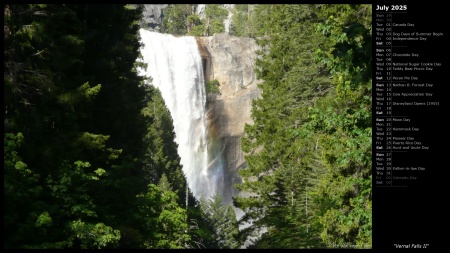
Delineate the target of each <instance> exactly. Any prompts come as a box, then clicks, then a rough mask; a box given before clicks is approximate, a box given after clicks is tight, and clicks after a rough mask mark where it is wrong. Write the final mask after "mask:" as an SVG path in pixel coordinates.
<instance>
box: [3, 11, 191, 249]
mask: <svg viewBox="0 0 450 253" xmlns="http://www.w3.org/2000/svg"><path fill="white" fill-rule="evenodd" d="M141 7H142V6H137V8H135V7H133V8H130V6H127V5H86V4H72V5H64V4H48V5H36V4H32V5H31V4H30V5H28V4H20V5H19V4H6V5H5V6H4V10H5V31H6V33H5V50H4V51H5V67H4V74H5V75H4V81H5V87H4V92H5V130H4V132H5V133H4V143H5V145H4V147H5V152H4V160H5V162H4V189H5V222H4V229H5V231H7V233H6V234H5V248H46V249H53V248H59V249H80V248H83V249H84V248H144V247H146V246H145V243H144V242H145V238H146V236H147V237H148V238H150V239H151V238H153V239H154V240H153V241H151V243H150V244H149V245H152V247H153V245H156V246H158V247H160V248H180V247H184V246H185V244H186V243H187V242H188V241H189V234H188V232H190V231H189V230H188V229H187V228H188V227H187V223H186V215H185V212H186V211H185V210H184V209H182V208H180V206H179V205H178V203H177V201H179V202H180V203H184V201H182V200H178V198H177V197H176V195H175V193H174V192H172V189H171V188H173V189H174V190H175V191H176V192H178V193H179V194H180V195H183V193H184V190H185V178H184V176H183V174H182V172H181V166H180V165H179V157H178V156H177V154H176V144H174V141H173V138H174V133H173V127H172V122H171V118H170V115H169V114H168V112H167V109H166V108H165V106H164V103H163V101H162V99H161V98H160V95H158V94H156V93H154V92H153V91H152V89H146V88H145V87H146V86H144V85H142V84H143V79H142V77H140V76H138V75H137V72H136V68H135V67H136V64H137V63H136V59H137V58H138V57H139V49H140V42H139V33H138V28H139V27H138V25H137V24H138V21H139V20H140V17H141V10H142V8H141ZM99 83H101V85H100V84H99ZM90 84H98V85H96V86H91V85H90ZM147 106H149V108H152V109H154V108H156V107H157V109H158V110H159V111H158V112H155V111H152V112H151V113H148V112H146V110H149V109H148V108H147V109H146V107H147ZM162 112H164V113H162ZM147 130H148V131H149V132H147ZM156 137H159V138H160V139H157V138H156ZM153 141H155V142H153ZM147 155H149V156H150V158H149V159H147V158H148V157H147ZM164 173H165V175H167V177H162V178H161V175H163V174H164ZM149 175H156V176H155V177H154V178H151V177H150V176H149ZM160 178H161V180H160ZM150 179H151V180H150ZM158 180H159V181H160V182H161V187H162V188H163V189H164V191H161V190H159V189H156V188H155V189H153V188H151V190H150V191H152V192H153V191H154V192H155V194H156V195H155V196H157V197H156V199H152V201H153V202H147V205H148V208H149V209H151V208H152V207H153V206H158V207H160V210H158V212H156V213H155V216H156V217H157V219H156V220H155V224H156V226H150V227H140V225H141V224H143V223H142V221H143V220H146V218H145V217H146V213H145V212H143V214H142V215H143V216H142V217H139V218H137V217H136V215H137V214H138V213H139V210H142V207H141V205H140V204H141V201H142V199H141V197H136V196H140V195H145V193H146V192H147V191H148V188H147V185H148V183H149V181H152V182H155V183H156V182H158ZM138 216H139V215H138ZM147 242H150V241H149V240H147ZM147 246H148V245H147Z"/></svg>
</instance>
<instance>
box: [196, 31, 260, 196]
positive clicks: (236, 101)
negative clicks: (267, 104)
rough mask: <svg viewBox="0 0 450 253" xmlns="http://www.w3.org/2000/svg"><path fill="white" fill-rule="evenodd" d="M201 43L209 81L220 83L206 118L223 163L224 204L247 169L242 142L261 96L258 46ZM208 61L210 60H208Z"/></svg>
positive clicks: (222, 39) (231, 40) (219, 37)
mask: <svg viewBox="0 0 450 253" xmlns="http://www.w3.org/2000/svg"><path fill="white" fill-rule="evenodd" d="M197 41H198V42H199V41H200V43H199V48H200V52H201V54H202V58H204V68H205V75H206V80H214V79H215V80H218V81H219V83H220V87H219V89H220V94H209V95H208V103H207V116H208V120H209V129H211V130H210V131H211V134H212V135H213V136H212V137H213V138H215V139H217V140H218V142H217V144H216V145H218V146H219V147H216V149H217V150H218V152H221V154H222V157H223V160H224V170H225V171H224V184H225V186H226V189H227V192H224V199H225V201H227V200H228V201H231V196H235V195H236V194H237V191H236V190H235V189H234V187H233V185H234V184H235V183H237V182H239V177H238V174H237V171H238V170H239V169H241V168H243V167H245V166H246V163H245V160H244V154H243V152H242V149H241V141H240V138H241V137H242V136H243V134H244V126H245V124H246V123H252V119H251V117H250V115H251V107H252V100H253V99H255V98H257V97H258V96H259V95H260V90H259V89H258V87H257V84H258V83H259V81H258V80H257V79H256V74H255V72H254V68H255V60H256V50H257V49H258V46H257V44H256V42H255V40H254V39H252V38H242V37H235V36H230V35H228V34H216V35H214V36H211V37H202V38H199V39H198V40H197ZM206 57H209V59H205V58H206Z"/></svg>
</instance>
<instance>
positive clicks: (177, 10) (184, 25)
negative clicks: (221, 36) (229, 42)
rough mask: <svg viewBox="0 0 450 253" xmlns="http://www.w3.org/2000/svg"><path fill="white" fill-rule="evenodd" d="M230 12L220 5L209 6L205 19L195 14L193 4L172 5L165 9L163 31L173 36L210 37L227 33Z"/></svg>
mask: <svg viewBox="0 0 450 253" xmlns="http://www.w3.org/2000/svg"><path fill="white" fill-rule="evenodd" d="M227 15H228V12H227V11H226V10H225V9H223V8H222V7H221V6H220V5H219V4H207V5H206V7H205V17H204V18H203V19H202V18H200V17H199V16H198V15H197V14H195V13H194V5H193V4H171V5H169V6H168V7H167V8H165V9H164V19H163V22H162V26H161V31H162V32H164V33H170V34H173V35H186V34H188V35H192V36H210V35H213V34H215V33H222V32H224V31H225V26H224V24H223V20H224V19H225V18H226V16H227Z"/></svg>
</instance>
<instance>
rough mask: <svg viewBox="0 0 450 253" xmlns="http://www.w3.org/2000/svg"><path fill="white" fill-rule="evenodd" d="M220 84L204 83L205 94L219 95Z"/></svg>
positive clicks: (215, 82)
mask: <svg viewBox="0 0 450 253" xmlns="http://www.w3.org/2000/svg"><path fill="white" fill-rule="evenodd" d="M219 86H220V83H219V81H218V80H216V79H214V80H210V81H207V82H206V87H205V88H206V93H210V92H211V93H214V94H220V89H219Z"/></svg>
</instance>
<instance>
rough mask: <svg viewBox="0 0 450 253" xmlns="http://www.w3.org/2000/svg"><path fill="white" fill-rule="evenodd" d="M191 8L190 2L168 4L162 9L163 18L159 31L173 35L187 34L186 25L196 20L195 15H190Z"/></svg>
mask: <svg viewBox="0 0 450 253" xmlns="http://www.w3.org/2000/svg"><path fill="white" fill-rule="evenodd" d="M193 8H194V6H193V5H192V4H170V5H169V6H168V7H167V8H165V9H164V10H163V13H164V19H163V21H162V25H161V31H162V32H164V33H170V34H173V35H185V34H187V33H188V32H189V31H188V25H192V24H193V23H190V22H194V23H195V22H197V20H196V18H195V16H192V14H193ZM188 17H190V19H189V18H188Z"/></svg>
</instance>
